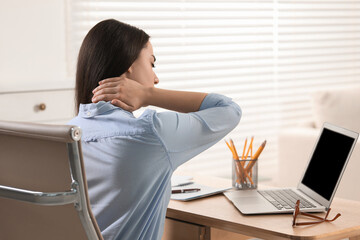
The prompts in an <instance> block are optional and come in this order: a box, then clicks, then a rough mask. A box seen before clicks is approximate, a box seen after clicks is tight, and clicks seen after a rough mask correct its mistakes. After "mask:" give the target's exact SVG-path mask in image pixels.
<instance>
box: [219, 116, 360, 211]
mask: <svg viewBox="0 0 360 240" xmlns="http://www.w3.org/2000/svg"><path fill="white" fill-rule="evenodd" d="M358 136H359V134H358V133H355V132H353V131H350V130H347V129H344V128H340V127H337V126H334V125H332V124H329V123H325V124H324V125H323V127H322V129H321V132H320V136H319V137H318V139H317V141H316V143H315V146H314V149H313V151H312V154H311V155H310V160H309V162H308V165H307V166H306V168H305V172H304V174H303V176H302V178H301V180H300V181H299V184H298V187H297V188H286V189H283V188H280V189H270V190H238V191H229V192H225V193H224V194H225V196H226V197H227V198H228V199H229V200H230V201H231V202H232V203H233V204H234V205H235V207H236V208H238V209H239V210H240V212H241V213H243V214H270V213H292V212H293V208H294V205H295V202H296V200H298V199H300V203H301V206H300V209H301V210H302V211H309V212H321V211H325V210H327V209H328V208H329V207H330V204H331V201H332V199H333V198H334V195H335V192H336V189H337V187H338V186H339V183H340V180H341V177H342V175H343V173H344V171H345V168H346V165H347V163H348V161H349V159H350V156H351V153H352V151H353V149H354V147H355V144H356V141H357V139H358ZM289 174H291V169H289Z"/></svg>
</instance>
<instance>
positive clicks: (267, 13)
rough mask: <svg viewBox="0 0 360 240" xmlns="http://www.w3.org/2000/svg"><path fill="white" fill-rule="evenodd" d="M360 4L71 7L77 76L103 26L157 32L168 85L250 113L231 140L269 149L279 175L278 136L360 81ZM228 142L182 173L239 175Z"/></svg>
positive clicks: (269, 166)
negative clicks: (316, 95) (318, 102)
mask: <svg viewBox="0 0 360 240" xmlns="http://www.w3.org/2000/svg"><path fill="white" fill-rule="evenodd" d="M359 3H360V0H354V1H308V0H305V1H280V0H279V1H272V0H262V1H235V0H234V1H220V0H217V1H216V0H208V1H201V0H198V1H185V0H182V1H181V0H163V1H145V0H143V1H139V0H136V1H110V0H109V1H100V0H99V1H90V0H88V1H85V0H73V1H70V0H69V1H68V2H67V54H68V59H67V60H68V72H69V74H70V76H71V77H73V76H74V74H75V71H74V69H75V66H76V58H77V53H78V51H79V47H80V45H81V42H82V40H83V38H84V36H85V35H86V33H87V32H88V31H89V30H90V28H91V27H92V26H94V25H95V24H96V23H97V22H99V21H101V20H104V19H108V18H114V19H117V20H120V21H123V22H126V23H129V24H132V25H134V26H137V27H139V28H142V29H143V30H145V31H146V32H147V33H148V34H149V35H151V42H152V44H153V46H154V53H155V55H156V58H157V63H156V68H155V72H156V74H157V75H158V77H159V79H160V84H159V85H158V87H160V88H167V89H179V90H190V91H203V92H217V93H221V94H224V95H227V96H229V97H231V98H233V100H235V101H236V102H237V103H238V104H239V105H240V106H241V108H242V111H243V117H242V119H241V122H240V124H239V126H238V127H237V128H236V129H235V130H234V131H233V132H231V133H230V134H229V136H228V137H231V138H232V139H233V140H234V142H235V145H236V146H238V148H239V151H240V152H241V149H242V146H243V143H244V140H245V138H246V137H248V138H250V137H251V136H255V140H254V147H255V149H254V150H256V148H257V147H258V146H259V145H260V143H261V142H262V141H263V140H264V139H267V140H268V144H267V146H266V149H265V150H264V152H263V154H262V155H261V161H260V162H259V175H260V176H262V177H269V178H271V177H273V176H274V174H276V169H277V166H276V163H277V133H278V131H279V129H280V128H281V127H283V126H291V125H294V124H296V123H297V122H301V121H308V120H309V119H310V118H311V106H310V94H311V92H313V91H315V90H318V89H322V88H324V87H337V86H344V85H354V84H360V80H359V76H360V68H359V65H360V55H359V53H360V30H359V29H360V11H359V10H360V9H359V8H360V5H359ZM230 163H231V154H230V151H229V150H228V149H227V147H226V145H225V143H224V142H223V141H221V142H219V143H218V144H216V145H215V146H214V147H212V148H211V149H209V150H207V151H205V152H204V153H202V154H200V155H199V156H197V157H195V158H194V159H192V160H191V161H189V162H188V163H186V164H184V165H183V166H181V167H180V168H181V170H185V171H186V170H189V171H197V172H202V173H205V174H212V175H216V176H227V177H229V176H230V169H231V165H230Z"/></svg>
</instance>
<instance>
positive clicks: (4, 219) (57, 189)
mask: <svg viewBox="0 0 360 240" xmlns="http://www.w3.org/2000/svg"><path fill="white" fill-rule="evenodd" d="M80 138H81V129H80V128H79V127H76V126H66V125H45V124H34V123H20V122H5V121H0V238H1V239H9V240H17V239H36V240H41V239H46V240H57V239H59V240H60V239H61V240H64V239H66V240H71V239H76V240H78V239H91V240H92V239H98V240H102V239H103V238H102V236H101V232H100V230H99V227H98V225H97V223H96V220H95V218H94V216H93V214H92V212H91V208H90V203H89V199H88V194H87V184H86V177H85V172H84V165H83V159H82V152H81V144H80Z"/></svg>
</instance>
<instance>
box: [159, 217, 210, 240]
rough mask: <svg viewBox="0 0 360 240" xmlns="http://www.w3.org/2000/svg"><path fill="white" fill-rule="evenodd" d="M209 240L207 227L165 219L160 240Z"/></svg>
mask: <svg viewBox="0 0 360 240" xmlns="http://www.w3.org/2000/svg"><path fill="white" fill-rule="evenodd" d="M184 239H186V240H209V239H210V229H209V227H205V226H201V225H197V224H192V223H187V222H182V221H178V220H174V219H171V218H166V220H165V229H164V235H163V237H162V240H184Z"/></svg>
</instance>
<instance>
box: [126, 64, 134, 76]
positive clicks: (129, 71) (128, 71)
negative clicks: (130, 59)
mask: <svg viewBox="0 0 360 240" xmlns="http://www.w3.org/2000/svg"><path fill="white" fill-rule="evenodd" d="M126 72H127V73H129V74H131V73H132V72H133V66H132V65H131V66H130V67H129V69H128V70H127V71H126Z"/></svg>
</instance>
